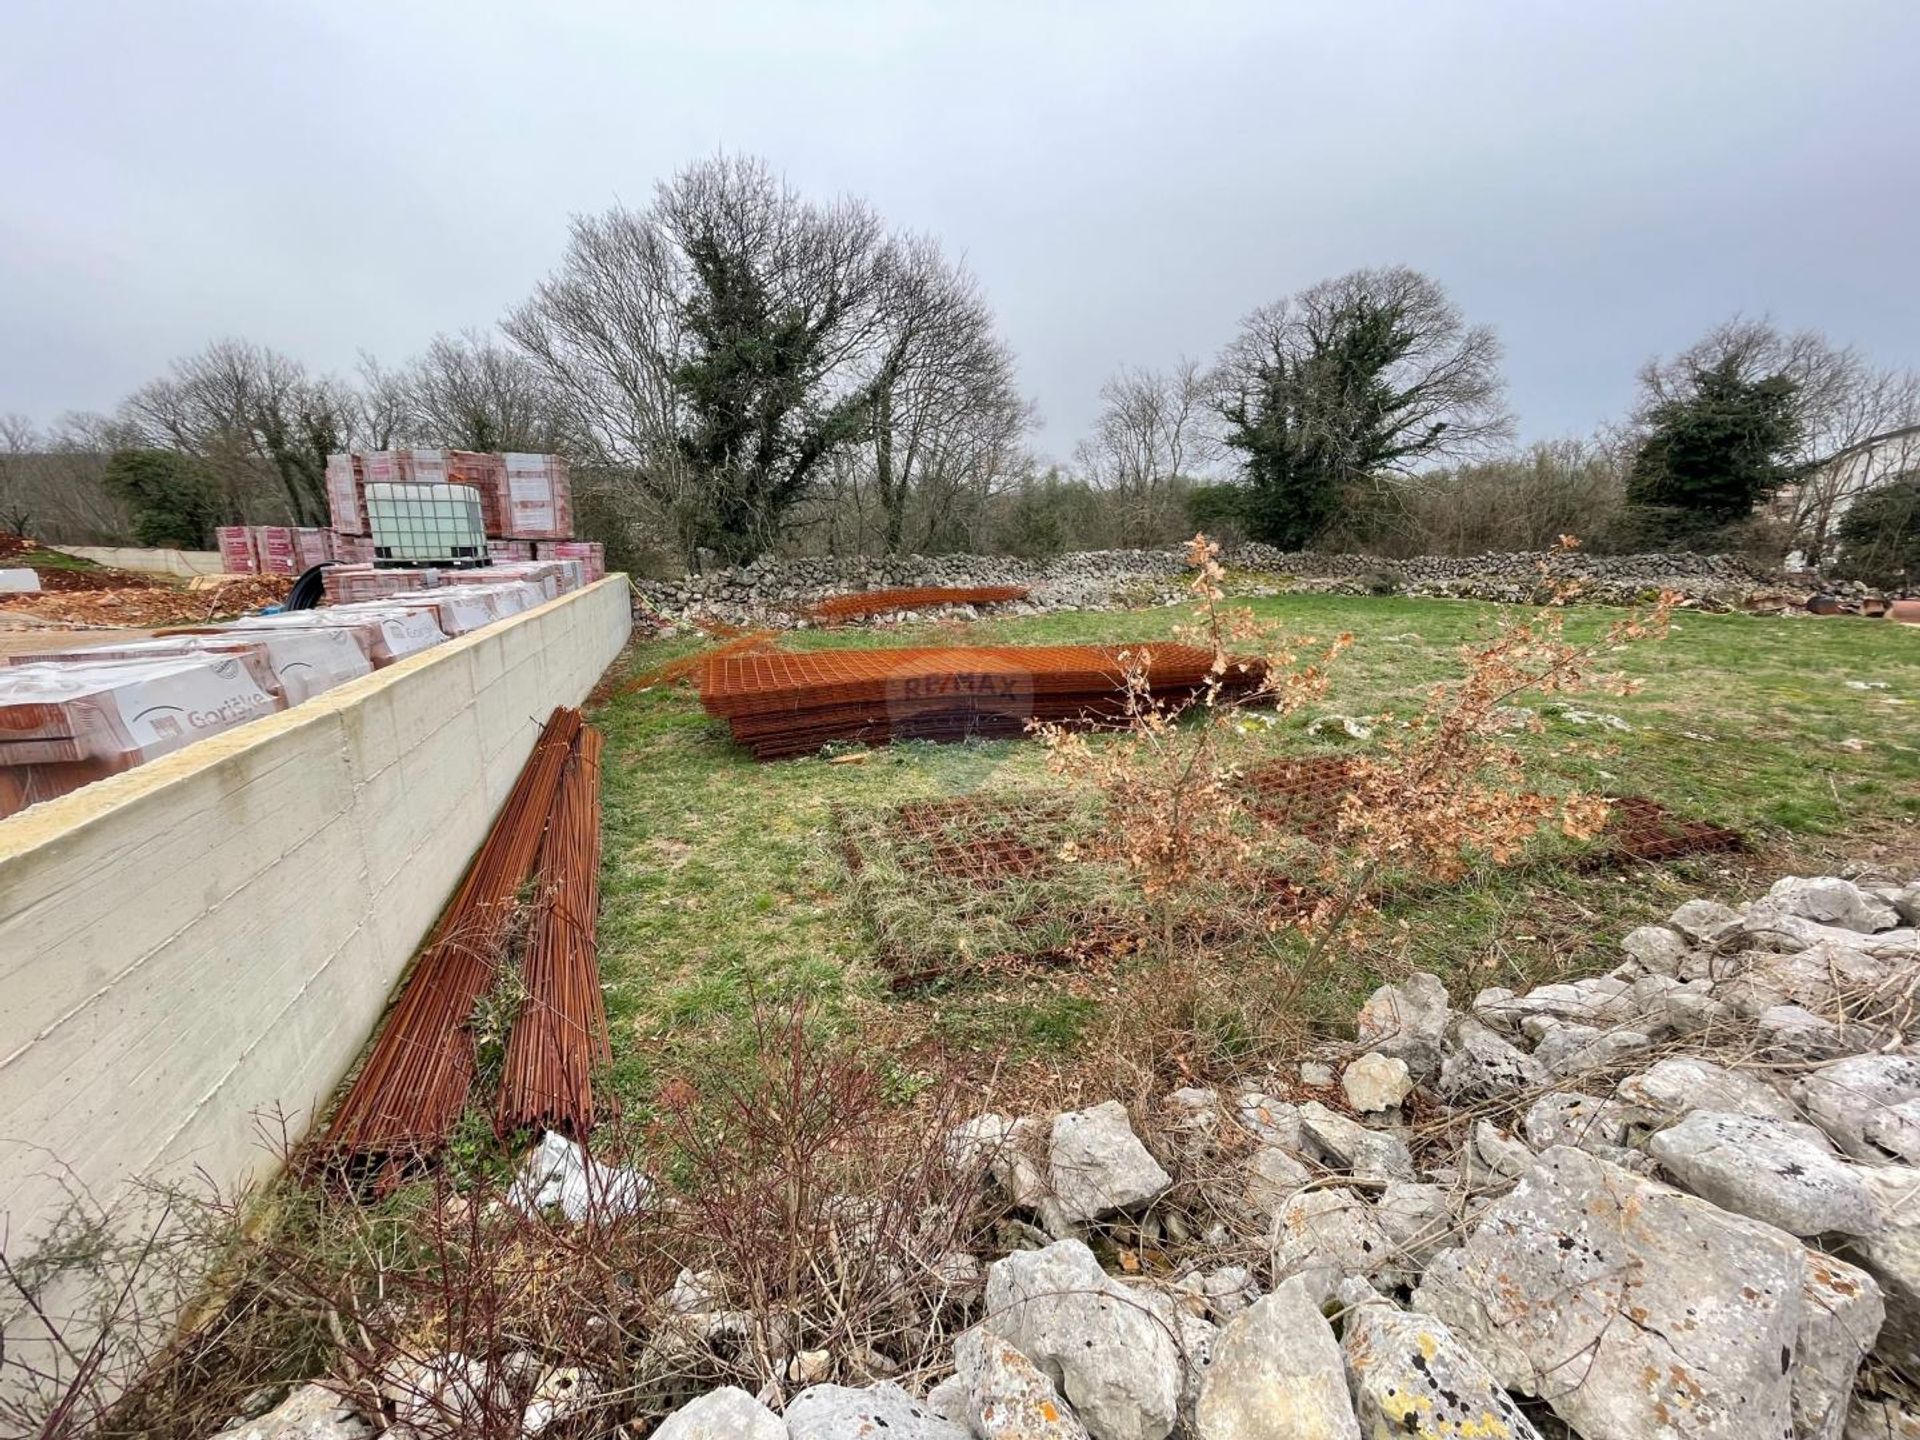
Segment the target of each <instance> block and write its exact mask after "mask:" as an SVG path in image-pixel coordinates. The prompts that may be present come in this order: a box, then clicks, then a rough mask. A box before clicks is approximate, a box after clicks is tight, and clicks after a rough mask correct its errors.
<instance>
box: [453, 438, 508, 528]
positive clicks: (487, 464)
mask: <svg viewBox="0 0 1920 1440" xmlns="http://www.w3.org/2000/svg"><path fill="white" fill-rule="evenodd" d="M446 478H447V479H448V480H450V481H452V482H453V483H454V484H456V485H470V486H472V487H473V488H474V489H476V490H478V491H479V492H480V515H481V518H482V519H483V520H484V521H485V523H486V528H487V534H489V535H501V534H505V533H506V528H507V522H508V516H509V515H510V514H511V503H510V497H509V495H508V492H507V465H506V459H505V457H504V456H501V455H496V454H491V453H486V452H482V451H479V450H449V451H447V458H446Z"/></svg>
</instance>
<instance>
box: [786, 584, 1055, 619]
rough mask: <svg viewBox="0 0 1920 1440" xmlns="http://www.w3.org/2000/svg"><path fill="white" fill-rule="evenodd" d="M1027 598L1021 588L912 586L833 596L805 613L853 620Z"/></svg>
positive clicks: (1018, 586) (818, 617)
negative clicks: (896, 611) (859, 617)
mask: <svg viewBox="0 0 1920 1440" xmlns="http://www.w3.org/2000/svg"><path fill="white" fill-rule="evenodd" d="M1026 598H1027V587H1026V586H1024V585H973V586H939V585H914V586H909V587H907V588H905V589H900V590H863V591H860V592H858V593H857V594H852V595H835V596H833V597H832V598H830V599H826V600H822V601H820V603H819V604H817V605H815V606H813V607H812V608H811V609H810V610H808V611H807V613H808V614H809V615H811V616H812V617H813V618H814V619H816V620H852V619H855V618H857V617H858V616H861V615H889V614H892V613H893V612H894V611H895V610H931V609H934V608H935V607H937V606H940V605H1000V604H1005V603H1006V602H1007V601H1009V600H1024V599H1026Z"/></svg>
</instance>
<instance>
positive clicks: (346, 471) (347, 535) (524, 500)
mask: <svg viewBox="0 0 1920 1440" xmlns="http://www.w3.org/2000/svg"><path fill="white" fill-rule="evenodd" d="M371 482H385V483H389V484H400V485H407V484H415V485H427V484H452V485H469V486H472V487H473V488H474V489H475V490H477V491H479V493H480V518H481V523H482V525H483V526H484V527H485V529H486V532H487V537H488V540H487V549H488V551H489V552H490V553H491V555H492V557H493V559H494V560H495V562H499V561H519V560H578V561H580V562H581V563H582V566H583V568H584V569H585V572H586V576H587V579H588V581H589V582H591V581H594V580H599V579H601V578H603V577H604V576H605V575H606V553H605V550H604V549H603V547H602V546H601V545H600V543H599V542H598V541H594V540H577V539H575V538H574V536H573V482H572V480H571V478H570V476H569V474H568V471H567V462H566V461H565V460H563V459H561V458H560V457H559V456H558V455H532V454H519V453H508V454H488V453H483V452H480V451H477V450H377V451H373V452H371V453H369V454H364V455H362V454H342V455H333V456H330V457H328V460H327V477H326V484H327V510H328V514H329V516H330V518H331V520H332V525H333V528H332V529H331V530H319V529H313V528H310V527H304V526H290V525H223V526H221V527H220V528H219V530H218V532H217V537H218V540H219V545H220V561H221V568H222V569H224V570H226V571H227V572H229V573H230V574H235V575H251V574H256V573H258V574H266V575H298V574H301V573H302V572H304V571H306V570H308V569H310V568H311V567H312V566H315V565H319V564H322V563H324V562H326V561H337V562H342V563H345V564H350V565H353V564H358V565H370V564H372V563H373V561H374V560H375V558H376V556H375V554H374V546H373V533H372V525H371V522H370V521H369V519H368V517H367V485H368V484H369V483H371Z"/></svg>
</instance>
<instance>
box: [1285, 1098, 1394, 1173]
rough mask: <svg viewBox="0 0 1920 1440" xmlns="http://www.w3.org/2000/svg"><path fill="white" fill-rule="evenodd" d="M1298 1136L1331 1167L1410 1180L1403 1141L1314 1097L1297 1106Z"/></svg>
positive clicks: (1332, 1168) (1331, 1168)
mask: <svg viewBox="0 0 1920 1440" xmlns="http://www.w3.org/2000/svg"><path fill="white" fill-rule="evenodd" d="M1300 1130H1301V1136H1302V1138H1303V1139H1304V1141H1305V1142H1306V1147H1307V1149H1308V1150H1309V1151H1311V1152H1313V1153H1314V1154H1316V1155H1318V1156H1319V1157H1320V1159H1321V1160H1323V1161H1324V1162H1325V1163H1326V1165H1327V1168H1328V1169H1330V1170H1350V1171H1352V1172H1353V1173H1354V1174H1355V1175H1358V1176H1360V1177H1361V1178H1362V1179H1366V1180H1411V1179H1413V1176H1414V1171H1413V1156H1412V1155H1410V1154H1409V1153H1408V1152H1407V1146H1406V1142H1405V1141H1403V1140H1401V1139H1400V1138H1399V1137H1398V1136H1396V1135H1389V1134H1387V1133H1386V1132H1384V1131H1381V1130H1369V1129H1368V1128H1367V1127H1366V1126H1364V1125H1362V1124H1361V1123H1360V1122H1359V1121H1358V1120H1351V1119H1348V1118H1347V1117H1346V1116H1345V1115H1339V1114H1335V1113H1334V1112H1333V1111H1331V1110H1329V1109H1327V1107H1326V1106H1324V1105H1322V1104H1321V1103H1320V1102H1319V1101H1317V1100H1309V1101H1308V1102H1307V1103H1306V1104H1305V1105H1302V1106H1301V1107H1300Z"/></svg>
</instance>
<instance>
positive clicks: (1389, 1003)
mask: <svg viewBox="0 0 1920 1440" xmlns="http://www.w3.org/2000/svg"><path fill="white" fill-rule="evenodd" d="M1451 1017H1452V1011H1451V1009H1450V1008H1449V1007H1448V1004H1447V987H1446V984H1445V983H1444V982H1443V981H1442V980H1441V979H1440V977H1439V976H1437V975H1429V974H1426V973H1424V972H1416V973H1414V974H1412V975H1409V976H1408V977H1407V978H1406V979H1405V980H1402V981H1400V982H1399V983H1398V984H1394V985H1382V986H1381V987H1380V988H1379V989H1378V990H1376V991H1374V992H1373V994H1372V995H1371V996H1370V997H1368V999H1367V1003H1366V1004H1365V1005H1363V1006H1361V1007H1360V1017H1359V1019H1358V1021H1357V1022H1356V1023H1355V1025H1354V1033H1355V1035H1356V1036H1357V1038H1358V1039H1359V1041H1360V1043H1361V1045H1363V1046H1364V1047H1365V1048H1367V1049H1368V1050H1372V1051H1376V1052H1377V1053H1379V1054H1381V1055H1385V1056H1387V1057H1389V1058H1390V1059H1395V1060H1404V1061H1405V1062H1406V1064H1407V1069H1408V1070H1409V1071H1411V1072H1412V1074H1413V1077H1414V1078H1415V1079H1416V1080H1426V1079H1430V1078H1431V1077H1432V1076H1434V1075H1435V1074H1437V1073H1438V1072H1439V1069H1440V1055H1441V1038H1442V1037H1443V1036H1444V1035H1445V1034H1446V1031H1447V1022H1448V1020H1449V1019H1450V1018H1451Z"/></svg>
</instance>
